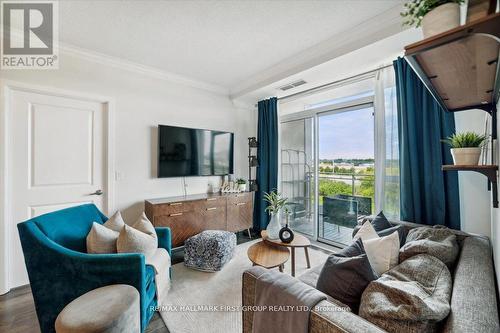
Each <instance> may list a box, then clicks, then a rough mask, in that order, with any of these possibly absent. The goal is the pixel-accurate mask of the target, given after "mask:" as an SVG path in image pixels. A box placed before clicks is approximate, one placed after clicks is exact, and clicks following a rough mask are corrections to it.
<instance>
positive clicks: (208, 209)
mask: <svg viewBox="0 0 500 333" xmlns="http://www.w3.org/2000/svg"><path fill="white" fill-rule="evenodd" d="M216 209H217V207H210V208H207V211H210V210H216Z"/></svg>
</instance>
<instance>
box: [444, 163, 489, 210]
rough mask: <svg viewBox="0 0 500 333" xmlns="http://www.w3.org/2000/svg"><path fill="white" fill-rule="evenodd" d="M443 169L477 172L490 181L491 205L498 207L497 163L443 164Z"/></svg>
mask: <svg viewBox="0 0 500 333" xmlns="http://www.w3.org/2000/svg"><path fill="white" fill-rule="evenodd" d="M442 170H443V171H474V172H479V173H481V174H483V175H485V176H486V177H488V181H489V182H491V185H492V186H491V187H492V192H493V207H494V208H498V190H497V171H498V165H443V166H442Z"/></svg>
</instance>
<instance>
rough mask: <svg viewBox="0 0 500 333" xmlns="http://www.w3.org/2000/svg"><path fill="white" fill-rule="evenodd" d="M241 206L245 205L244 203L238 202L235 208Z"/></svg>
mask: <svg viewBox="0 0 500 333" xmlns="http://www.w3.org/2000/svg"><path fill="white" fill-rule="evenodd" d="M243 205H246V202H239V203H237V204H236V206H243Z"/></svg>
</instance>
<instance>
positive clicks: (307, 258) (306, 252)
mask: <svg viewBox="0 0 500 333" xmlns="http://www.w3.org/2000/svg"><path fill="white" fill-rule="evenodd" d="M304 253H305V254H306V262H307V268H311V262H310V261H309V250H308V249H307V246H306V247H304Z"/></svg>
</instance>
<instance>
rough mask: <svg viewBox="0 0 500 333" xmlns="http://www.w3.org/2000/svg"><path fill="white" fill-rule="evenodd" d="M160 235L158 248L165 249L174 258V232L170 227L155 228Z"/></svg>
mask: <svg viewBox="0 0 500 333" xmlns="http://www.w3.org/2000/svg"><path fill="white" fill-rule="evenodd" d="M155 230H156V234H157V235H158V247H161V248H164V249H165V250H167V251H168V254H169V255H170V256H172V231H171V230H170V228H168V227H157V228H155Z"/></svg>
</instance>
